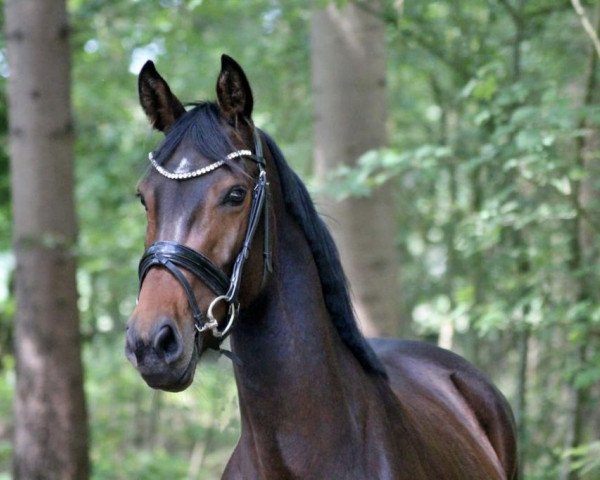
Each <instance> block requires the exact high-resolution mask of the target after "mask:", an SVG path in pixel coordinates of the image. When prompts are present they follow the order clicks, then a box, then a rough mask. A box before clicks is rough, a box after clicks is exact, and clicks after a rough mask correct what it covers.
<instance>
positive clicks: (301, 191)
mask: <svg viewBox="0 0 600 480" xmlns="http://www.w3.org/2000/svg"><path fill="white" fill-rule="evenodd" d="M192 105H194V108H192V109H191V110H189V111H188V112H186V113H185V114H184V115H183V116H182V117H181V118H179V119H178V120H177V122H176V123H175V124H174V125H173V126H172V127H171V129H170V130H169V131H168V133H167V136H166V138H165V140H164V141H163V142H162V144H161V145H159V147H158V148H157V149H156V151H155V152H154V153H155V155H154V156H155V158H156V160H157V161H158V162H159V163H161V164H164V162H167V161H168V159H169V157H170V156H171V155H172V153H173V152H174V151H175V149H176V148H177V146H178V145H179V144H180V143H181V142H182V141H183V140H189V141H191V142H192V144H193V145H194V147H195V148H196V149H197V150H198V152H199V153H200V154H202V155H203V156H204V157H206V158H208V159H211V160H219V159H223V158H224V157H225V156H226V155H227V154H228V153H230V152H231V151H232V150H234V149H235V148H234V146H233V144H232V143H231V141H230V140H229V138H227V136H226V135H225V134H224V133H223V128H222V126H221V117H220V113H219V108H218V106H217V105H216V104H215V103H212V102H202V103H195V104H192ZM261 133H262V136H263V138H264V139H265V141H266V143H267V146H268V148H269V150H270V152H271V155H272V157H273V160H274V162H275V166H276V168H277V172H278V173H279V181H280V183H281V189H282V191H283V198H284V202H285V208H286V210H287V212H288V213H289V214H290V215H291V216H292V218H293V219H294V220H295V221H296V222H297V223H298V225H299V226H300V228H301V229H302V231H303V232H304V235H305V237H306V239H307V241H308V245H309V248H310V251H311V252H312V255H313V258H314V260H315V263H316V266H317V271H318V273H319V278H320V280H321V286H322V290H323V297H324V300H325V305H326V307H327V310H328V312H329V314H330V316H331V320H332V322H333V324H334V326H335V328H336V330H337V332H338V334H339V336H340V338H341V340H342V341H343V342H344V344H345V345H346V346H347V347H348V348H349V349H350V351H351V352H352V353H353V354H354V356H355V357H356V359H357V360H358V362H359V363H360V364H361V365H362V367H363V368H364V369H365V371H366V372H368V373H371V374H374V375H377V376H381V377H384V378H387V374H386V372H385V367H384V366H383V364H382V363H381V361H380V360H379V358H378V357H377V355H375V352H374V351H373V349H372V348H371V346H370V345H369V344H368V343H367V341H366V339H365V337H364V336H363V335H362V333H361V332H360V330H359V329H358V326H357V323H356V318H355V315H354V309H353V308H352V302H351V300H350V292H349V288H348V281H347V279H346V275H345V274H344V270H343V268H342V264H341V261H340V256H339V253H338V250H337V247H336V245H335V242H334V241H333V237H332V236H331V233H330V232H329V229H328V228H327V226H326V225H325V222H324V221H323V220H322V219H321V217H320V216H319V214H318V213H317V211H316V209H315V206H314V203H313V201H312V199H311V197H310V194H309V193H308V191H307V189H306V186H305V185H304V183H303V182H302V180H300V177H298V175H296V173H295V172H294V171H293V170H292V169H291V168H290V166H289V165H288V163H287V162H286V160H285V158H284V156H283V153H281V150H280V149H279V147H278V146H277V144H276V143H275V142H274V141H273V139H272V138H271V137H270V136H269V135H267V134H266V133H264V132H262V131H261ZM232 167H234V168H235V165H232Z"/></svg>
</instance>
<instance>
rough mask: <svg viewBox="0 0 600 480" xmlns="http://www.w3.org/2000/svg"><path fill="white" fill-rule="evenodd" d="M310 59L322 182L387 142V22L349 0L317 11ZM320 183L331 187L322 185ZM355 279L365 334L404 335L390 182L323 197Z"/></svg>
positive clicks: (318, 173)
mask: <svg viewBox="0 0 600 480" xmlns="http://www.w3.org/2000/svg"><path fill="white" fill-rule="evenodd" d="M311 58H312V77H313V92H314V102H315V107H314V108H315V127H314V128H315V130H314V138H315V173H316V176H317V179H318V180H319V181H320V182H321V184H323V182H325V181H326V180H327V177H328V175H329V174H330V173H331V172H332V171H334V170H335V169H336V168H337V167H338V166H341V165H354V164H355V162H356V160H357V159H358V158H359V157H360V156H361V155H362V154H364V153H365V152H367V151H369V150H373V149H377V148H381V147H383V146H385V144H386V118H387V109H386V79H385V73H386V71H385V38H384V25H383V23H382V22H381V20H380V19H378V18H377V17H376V16H375V15H372V14H369V13H367V12H365V11H364V10H362V9H361V8H359V7H358V6H357V5H355V4H353V3H352V2H350V3H349V4H348V5H346V6H345V7H343V8H339V7H337V6H336V5H334V4H330V5H329V6H328V7H327V8H325V9H319V10H313V12H312V22H311ZM322 190H326V189H325V188H323V189H322ZM320 201H321V205H320V207H321V210H322V213H324V214H325V217H326V220H328V222H329V225H330V227H331V229H332V231H333V235H334V237H335V239H336V241H337V245H338V247H339V249H340V254H341V257H342V262H343V264H344V267H345V270H346V274H347V276H348V279H349V281H350V285H351V288H352V292H353V302H354V307H355V309H356V312H357V314H358V318H359V323H360V324H361V326H362V327H363V331H365V333H367V334H368V335H373V334H384V335H400V334H406V333H407V330H408V320H409V318H408V315H401V313H400V311H401V308H402V303H401V298H402V291H401V289H400V287H399V279H398V275H399V261H398V258H397V256H398V253H397V249H396V246H395V241H394V239H395V235H396V222H395V221H394V216H395V215H394V198H393V191H392V189H391V187H390V186H389V185H387V186H384V187H382V188H380V189H377V190H376V191H375V192H373V194H372V195H371V196H370V197H369V198H351V199H347V200H344V201H342V202H339V203H335V202H334V201H333V200H331V199H330V198H321V199H320Z"/></svg>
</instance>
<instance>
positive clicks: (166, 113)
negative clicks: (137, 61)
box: [138, 60, 185, 133]
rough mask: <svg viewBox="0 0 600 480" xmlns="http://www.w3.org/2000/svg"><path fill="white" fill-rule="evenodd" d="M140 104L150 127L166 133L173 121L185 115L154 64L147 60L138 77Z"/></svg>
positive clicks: (183, 109) (181, 106)
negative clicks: (150, 124)
mask: <svg viewBox="0 0 600 480" xmlns="http://www.w3.org/2000/svg"><path fill="white" fill-rule="evenodd" d="M138 93H139V95H140V104H141V105H142V108H143V109H144V112H146V115H148V118H149V119H150V122H151V123H152V126H153V127H154V128H156V129H157V130H160V131H161V132H164V133H166V132H167V131H168V130H169V128H171V127H172V126H173V124H174V123H175V121H176V120H177V119H178V118H179V117H181V116H182V115H183V114H184V113H185V108H184V107H183V105H182V104H181V102H180V101H179V100H178V99H177V97H176V96H175V95H173V93H171V89H170V88H169V85H168V84H167V82H165V80H164V79H163V78H162V77H161V76H160V74H159V73H158V71H157V70H156V67H155V66H154V63H153V62H152V61H150V60H148V61H147V62H146V63H145V65H144V66H143V67H142V70H141V71H140V75H139V77H138Z"/></svg>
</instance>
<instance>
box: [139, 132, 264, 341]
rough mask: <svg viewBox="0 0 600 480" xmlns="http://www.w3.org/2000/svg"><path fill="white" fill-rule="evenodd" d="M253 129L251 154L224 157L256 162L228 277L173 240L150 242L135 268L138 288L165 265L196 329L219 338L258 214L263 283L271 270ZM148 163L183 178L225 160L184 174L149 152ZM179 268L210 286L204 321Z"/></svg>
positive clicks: (232, 308) (235, 307) (233, 304)
mask: <svg viewBox="0 0 600 480" xmlns="http://www.w3.org/2000/svg"><path fill="white" fill-rule="evenodd" d="M252 128H253V135H254V154H252V152H251V151H249V150H238V151H236V152H233V153H231V154H229V155H228V156H227V158H228V159H233V158H248V159H250V160H253V161H254V162H256V164H257V165H258V170H259V173H258V179H257V181H256V185H255V186H254V189H253V192H252V205H251V207H250V217H249V220H248V227H247V229H246V236H245V237H244V243H243V245H242V249H241V250H240V252H239V253H238V256H237V258H236V259H235V262H234V264H233V269H232V273H231V277H228V276H227V275H226V274H225V273H224V272H223V271H222V270H221V269H220V268H219V267H217V266H216V265H215V264H214V263H213V262H212V261H211V260H210V259H209V258H207V257H206V256H204V255H202V254H201V253H200V252H196V251H195V250H193V249H191V248H189V247H186V246H185V245H182V244H180V243H177V242H173V241H165V240H161V241H158V242H155V243H153V244H152V245H150V247H148V249H147V250H146V251H145V252H144V254H143V255H142V258H141V260H140V263H139V267H138V277H139V282H140V290H141V288H142V283H143V282H144V278H145V277H146V275H147V273H148V271H149V270H150V269H151V268H153V267H164V268H166V269H167V270H168V271H169V272H170V273H171V274H172V275H173V276H174V277H175V278H176V279H177V280H178V281H179V283H180V284H181V286H182V287H183V290H184V291H185V294H186V296H187V299H188V303H189V306H190V310H191V312H192V316H193V317H194V325H195V327H196V330H197V331H198V332H205V331H207V330H210V331H211V332H212V334H213V336H214V337H216V338H221V339H223V338H224V337H225V336H227V335H228V334H229V333H230V331H231V328H232V327H233V324H234V322H235V320H236V318H237V316H238V313H239V301H238V294H239V291H240V286H241V280H242V271H243V268H244V264H245V262H246V260H247V259H248V255H249V253H250V247H251V245H252V240H253V239H254V234H255V233H256V229H257V227H258V224H259V223H260V219H261V217H262V218H263V225H264V245H263V257H264V258H263V262H264V271H263V284H264V282H265V280H266V278H267V276H268V274H269V273H270V272H271V271H272V264H271V245H270V239H271V232H270V221H269V215H270V206H269V203H270V194H269V183H268V181H267V171H266V164H265V158H264V155H263V149H262V143H261V140H260V136H259V134H258V131H257V129H256V128H254V127H252ZM149 158H150V161H151V162H152V165H153V166H154V167H155V168H156V169H157V170H158V172H159V173H160V174H161V175H163V176H165V177H167V178H170V179H176V180H185V179H189V178H195V177H197V176H200V175H203V174H206V173H209V172H210V171H212V170H214V169H215V168H218V167H220V166H221V165H224V164H225V161H223V160H220V161H218V162H215V163H214V164H212V165H209V167H205V168H203V169H199V170H196V171H195V172H190V173H185V174H175V173H171V172H167V171H166V170H165V169H164V168H162V167H161V166H160V165H158V164H157V163H156V162H155V161H154V159H153V157H152V155H150V156H149ZM182 269H184V270H187V271H188V272H190V273H191V274H192V275H194V276H195V277H197V278H199V279H200V280H201V281H202V282H204V284H205V285H206V286H207V287H208V288H210V289H211V290H212V291H213V292H214V293H215V295H217V296H216V298H215V299H214V300H213V301H212V302H211V303H210V306H209V307H208V310H207V313H206V316H207V317H208V319H207V320H205V319H204V316H203V315H202V312H201V310H200V307H199V306H198V302H197V301H196V296H195V295H194V290H193V289H192V286H191V285H190V283H189V282H188V280H187V278H186V276H185V274H184V273H183V272H182ZM219 302H225V303H226V304H227V305H228V313H227V315H228V320H227V324H226V326H225V327H224V328H223V329H222V330H219V322H218V321H217V319H216V318H215V317H214V314H213V309H214V307H215V305H217V304H218V303H219Z"/></svg>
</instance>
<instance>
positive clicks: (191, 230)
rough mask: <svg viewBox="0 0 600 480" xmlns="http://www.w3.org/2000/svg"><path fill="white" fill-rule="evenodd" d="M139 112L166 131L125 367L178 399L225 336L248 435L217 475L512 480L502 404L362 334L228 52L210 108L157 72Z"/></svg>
mask: <svg viewBox="0 0 600 480" xmlns="http://www.w3.org/2000/svg"><path fill="white" fill-rule="evenodd" d="M138 80H139V85H138V86H139V97H140V103H141V105H142V107H143V109H144V111H145V113H146V114H147V116H148V117H149V119H150V121H151V123H152V125H153V126H154V127H155V128H156V129H158V130H160V131H162V132H164V133H165V138H164V141H163V142H162V143H161V144H160V145H159V146H158V148H157V149H156V150H155V151H154V152H152V153H151V154H150V155H149V160H150V164H151V165H150V167H149V169H148V172H147V174H146V175H145V176H144V178H143V179H142V180H141V182H140V183H139V185H138V193H139V197H140V199H141V201H142V203H143V204H144V206H145V208H146V211H147V230H146V239H145V247H146V250H145V252H144V254H143V256H142V259H141V261H140V267H139V281H140V290H139V296H138V303H137V306H136V307H135V310H134V311H133V313H132V315H131V317H130V319H129V320H128V325H127V334H126V348H125V350H126V355H127V357H128V359H129V360H130V362H131V363H132V364H133V365H134V366H135V367H136V368H137V370H138V371H139V373H140V374H141V376H142V377H143V379H144V380H145V381H146V383H147V384H148V385H149V386H150V387H152V388H156V389H163V390H167V391H181V390H184V389H185V388H187V387H188V386H189V385H190V384H191V382H192V380H193V377H194V372H195V369H196V365H197V363H198V361H199V359H200V357H201V356H202V354H203V353H204V352H205V351H206V350H207V349H220V344H221V342H222V340H223V339H224V338H225V337H226V336H227V335H230V339H231V342H230V345H231V352H229V354H230V356H231V358H232V359H233V360H234V365H233V369H234V374H235V380H236V384H237V389H238V394H239V408H240V413H241V434H240V438H239V442H238V444H237V446H236V448H235V450H234V452H233V454H232V456H231V458H230V459H229V462H228V463H227V466H226V468H225V470H224V473H223V477H222V478H224V479H243V480H253V479H267V480H281V479H319V480H321V479H327V480H353V479H356V480H365V479H398V480H419V479H428V480H432V479H434V480H438V479H447V480H470V479H472V480H492V479H514V478H516V475H517V474H516V471H517V469H516V464H517V460H516V458H517V456H516V439H515V426H514V420H513V416H512V413H511V410H510V407H509V405H508V403H507V401H506V400H505V398H504V397H503V396H502V394H501V393H500V392H499V391H498V390H497V389H496V388H495V387H494V386H493V385H492V384H491V383H490V381H488V380H487V379H486V377H485V376H484V375H483V374H482V373H480V372H479V371H478V370H477V369H475V368H474V367H473V366H472V365H470V364H469V363H468V362H467V361H466V360H464V359H462V358H461V357H459V356H458V355H455V354H453V353H451V352H449V351H446V350H443V349H440V348H437V347H435V346H433V345H429V344H426V343H420V342H413V341H399V340H392V339H370V340H367V339H365V338H364V337H363V336H362V334H361V333H360V331H359V329H358V328H357V323H356V320H355V317H354V313H353V310H352V306H351V302H350V297H349V293H348V292H349V291H348V286H347V284H346V280H345V276H344V273H343V270H342V267H341V264H340V259H339V255H338V252H337V249H336V246H335V244H334V242H333V240H332V237H331V235H330V233H329V232H328V230H327V228H326V226H325V224H324V222H323V221H322V220H321V218H320V217H319V216H318V214H317V212H316V210H315V207H314V205H313V203H312V201H311V199H310V196H309V194H308V192H307V190H306V188H305V186H304V185H303V183H302V182H301V180H300V179H299V177H298V176H297V175H296V174H295V173H294V172H293V171H292V170H291V169H290V167H289V166H288V165H287V163H286V161H285V159H284V157H283V154H282V153H281V151H280V150H279V148H278V147H277V145H276V144H275V142H274V141H273V139H272V138H271V137H269V136H268V135H267V134H266V133H264V132H262V131H261V130H259V129H258V128H256V127H255V126H254V124H253V122H252V110H253V96H252V91H251V88H250V84H249V83H248V79H247V77H246V75H245V73H244V71H243V70H242V68H241V67H240V66H239V65H238V64H237V63H236V62H235V61H234V60H233V59H232V58H230V57H228V56H226V55H223V57H222V59H221V71H220V73H219V75H218V79H217V84H216V91H217V102H212V103H211V102H205V103H197V104H194V105H193V107H192V108H190V109H189V110H186V108H184V106H183V104H182V103H181V102H180V101H179V100H178V99H177V97H176V96H175V95H174V94H173V93H172V92H171V89H170V88H169V86H168V84H167V83H166V81H165V80H164V79H163V78H162V77H161V76H160V74H159V73H158V72H157V70H156V68H155V66H154V64H153V63H152V62H150V61H149V62H147V63H146V65H145V66H144V67H143V68H142V70H141V72H140V75H139V79H138Z"/></svg>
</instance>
